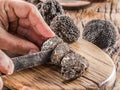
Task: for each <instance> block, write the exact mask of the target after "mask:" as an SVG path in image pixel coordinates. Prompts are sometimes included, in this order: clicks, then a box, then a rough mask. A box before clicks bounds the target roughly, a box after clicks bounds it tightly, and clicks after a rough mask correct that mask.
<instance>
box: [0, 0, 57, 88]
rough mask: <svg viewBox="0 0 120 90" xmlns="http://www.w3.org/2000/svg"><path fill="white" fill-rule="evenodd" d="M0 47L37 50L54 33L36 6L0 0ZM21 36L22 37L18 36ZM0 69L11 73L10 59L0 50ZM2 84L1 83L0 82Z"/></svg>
mask: <svg viewBox="0 0 120 90" xmlns="http://www.w3.org/2000/svg"><path fill="white" fill-rule="evenodd" d="M0 11H1V12H0V25H1V27H0V49H2V50H7V51H12V52H14V53H17V54H21V55H24V54H28V53H33V52H37V51H39V46H41V45H42V43H43V42H44V41H46V40H47V39H48V38H50V37H54V36H55V34H54V33H53V32H52V31H51V29H50V28H49V27H48V25H47V24H46V23H45V21H44V20H43V18H42V17H41V15H40V14H39V12H38V10H37V8H36V7H35V6H34V5H32V4H30V3H27V2H24V1H21V0H0ZM20 37H22V38H20ZM0 71H1V72H3V73H5V74H12V73H13V71H14V65H13V63H12V61H11V59H10V58H9V57H8V56H7V55H5V53H3V52H2V51H0ZM0 85H1V86H2V83H1V84H0Z"/></svg>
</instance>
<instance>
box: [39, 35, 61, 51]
mask: <svg viewBox="0 0 120 90" xmlns="http://www.w3.org/2000/svg"><path fill="white" fill-rule="evenodd" d="M62 42H63V40H62V39H61V38H59V37H57V36H55V37H53V38H50V39H48V40H47V41H45V42H44V43H43V45H42V47H41V51H45V50H54V49H55V48H56V46H57V45H58V44H59V43H62Z"/></svg>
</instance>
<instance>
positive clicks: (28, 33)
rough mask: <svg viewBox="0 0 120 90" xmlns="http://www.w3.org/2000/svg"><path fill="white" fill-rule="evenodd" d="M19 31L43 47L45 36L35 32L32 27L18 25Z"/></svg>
mask: <svg viewBox="0 0 120 90" xmlns="http://www.w3.org/2000/svg"><path fill="white" fill-rule="evenodd" d="M17 33H18V34H20V35H22V36H24V37H25V38H27V39H28V40H30V41H31V42H34V43H35V44H36V45H37V46H39V47H41V45H42V43H43V41H45V40H44V38H42V36H40V35H38V34H37V33H35V31H34V30H33V29H32V28H27V29H26V28H24V27H18V30H17Z"/></svg>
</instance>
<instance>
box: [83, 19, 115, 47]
mask: <svg viewBox="0 0 120 90" xmlns="http://www.w3.org/2000/svg"><path fill="white" fill-rule="evenodd" d="M83 39H85V40H87V41H89V42H92V43H93V44H95V45H97V46H98V47H100V48H101V49H105V48H107V47H110V46H112V45H113V44H114V43H115V42H116V30H115V27H114V26H113V25H112V23H110V22H109V21H105V20H99V19H97V20H92V21H90V22H88V23H87V24H86V25H85V27H84V30H83Z"/></svg>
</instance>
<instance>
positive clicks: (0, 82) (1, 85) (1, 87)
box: [0, 77, 3, 90]
mask: <svg viewBox="0 0 120 90" xmlns="http://www.w3.org/2000/svg"><path fill="white" fill-rule="evenodd" d="M2 89H3V81H2V78H1V77H0V90H2Z"/></svg>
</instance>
